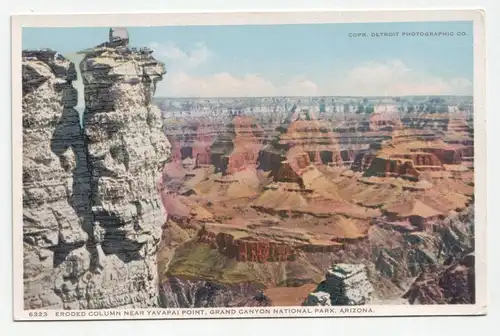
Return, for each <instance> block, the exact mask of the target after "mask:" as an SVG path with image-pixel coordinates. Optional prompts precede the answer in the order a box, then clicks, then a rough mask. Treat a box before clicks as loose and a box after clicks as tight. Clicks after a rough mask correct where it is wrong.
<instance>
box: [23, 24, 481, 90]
mask: <svg viewBox="0 0 500 336" xmlns="http://www.w3.org/2000/svg"><path fill="white" fill-rule="evenodd" d="M439 31H441V32H455V33H456V32H465V33H466V34H467V36H454V37H449V36H448V37H444V36H443V37H402V36H400V37H378V38H375V37H373V38H372V37H367V38H353V37H349V33H353V32H366V33H367V34H368V35H371V34H372V33H377V32H400V35H401V33H402V32H439ZM129 35H130V41H131V44H132V45H133V46H137V47H142V46H149V47H152V48H153V49H154V50H155V52H154V54H153V55H154V56H155V57H156V58H157V59H159V60H162V61H163V62H165V63H166V65H167V70H168V74H167V75H166V77H165V78H164V80H163V81H162V82H161V84H159V86H158V91H157V96H168V97H179V96H183V97H187V96H207V97H210V96H218V97H222V96H273V95H385V94H387V95H420V94H422V95H430V94H456V95H460V94H465V95H471V94H472V77H473V76H472V73H473V38H472V23H471V22H434V23H428V22H425V23H424V22H419V23H366V24H357V23H356V24H345V23H341V24H309V25H269V26H251V25H249V26H175V27H140V28H138V27H135V28H129ZM107 37H108V28H24V29H23V48H24V49H28V48H51V49H54V50H56V51H58V52H60V53H62V54H63V55H65V56H67V57H69V58H70V59H72V60H74V61H79V58H78V56H76V55H75V53H76V52H77V51H79V50H82V49H85V48H89V47H92V46H95V45H97V44H99V43H101V42H104V41H106V40H107ZM80 85H81V83H75V86H76V87H77V88H78V87H79V86H80Z"/></svg>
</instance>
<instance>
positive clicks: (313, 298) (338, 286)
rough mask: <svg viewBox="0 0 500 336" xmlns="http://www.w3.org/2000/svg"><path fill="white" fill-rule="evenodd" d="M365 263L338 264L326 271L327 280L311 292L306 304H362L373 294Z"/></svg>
mask: <svg viewBox="0 0 500 336" xmlns="http://www.w3.org/2000/svg"><path fill="white" fill-rule="evenodd" d="M372 293H373V287H372V284H371V283H370V282H369V281H368V275H367V272H366V266H365V265H363V264H336V265H333V267H332V268H331V269H329V270H328V271H327V272H326V276H325V281H323V282H321V283H320V284H319V286H318V288H316V291H314V292H313V293H311V294H309V296H308V297H307V299H306V300H305V301H304V303H303V305H304V306H330V305H362V304H366V303H367V302H368V301H369V300H370V299H371V296H372Z"/></svg>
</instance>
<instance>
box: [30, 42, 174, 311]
mask: <svg viewBox="0 0 500 336" xmlns="http://www.w3.org/2000/svg"><path fill="white" fill-rule="evenodd" d="M23 61H24V64H23V88H24V90H23V92H24V96H23V121H24V142H23V143H24V166H23V175H24V177H23V182H24V200H23V201H24V211H23V215H24V242H25V243H24V245H25V248H24V251H25V252H24V253H25V257H24V263H25V271H24V272H25V273H24V274H25V307H26V309H35V308H58V309H61V308H64V309H98V308H116V307H120V308H138V307H151V306H157V305H158V281H157V269H156V252H157V248H158V244H159V240H160V230H161V225H162V224H163V223H164V221H165V213H164V210H163V209H162V205H161V202H160V196H159V192H158V182H159V181H158V177H159V176H160V175H161V174H160V172H159V169H160V168H162V167H163V164H164V162H165V161H166V160H167V158H168V156H169V155H170V144H169V142H168V140H167V139H166V137H165V136H164V135H163V133H162V123H161V115H160V112H159V110H158V109H156V108H155V107H153V106H152V105H151V97H152V95H153V93H154V88H155V84H156V82H157V81H158V80H160V79H161V78H162V75H163V74H164V73H165V69H164V66H163V64H161V63H159V62H157V61H155V60H154V59H153V58H152V57H151V55H150V53H149V52H148V51H147V50H140V51H137V50H132V49H129V48H128V47H127V46H126V45H114V46H111V45H110V44H103V45H101V46H99V47H96V48H94V49H92V50H90V51H88V52H87V53H86V55H85V57H84V59H83V61H82V63H81V72H82V76H83V82H84V85H85V106H86V110H85V114H84V121H83V128H81V126H80V122H79V118H78V114H77V112H76V111H75V110H74V109H73V106H75V105H76V90H75V89H74V88H73V87H72V86H71V81H72V80H74V79H75V78H76V72H75V71H74V69H75V66H74V64H73V63H71V62H69V61H67V60H65V59H64V58H62V57H60V56H57V55H56V54H55V53H54V52H44V53H40V52H38V53H33V52H31V53H25V55H24V60H23Z"/></svg>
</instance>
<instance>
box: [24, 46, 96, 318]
mask: <svg viewBox="0 0 500 336" xmlns="http://www.w3.org/2000/svg"><path fill="white" fill-rule="evenodd" d="M22 62H23V64H22V79H23V82H22V83H23V100H22V108H23V242H24V243H23V253H24V306H25V308H26V309H39V308H58V309H61V308H72V307H73V308H78V307H79V306H80V305H79V303H78V302H79V301H82V300H85V298H84V297H85V291H84V290H83V288H85V284H84V283H83V282H81V281H83V280H82V277H83V276H84V275H86V274H87V273H88V272H89V270H90V263H91V258H90V253H89V251H88V246H87V244H88V241H89V235H88V231H89V229H90V227H89V225H90V222H89V210H90V208H89V201H88V200H89V191H90V189H89V176H90V175H89V171H88V170H87V164H86V155H85V150H84V140H83V135H82V130H81V127H80V121H79V116H78V112H77V111H76V110H75V109H74V106H76V104H77V92H76V90H75V89H74V88H73V86H72V84H71V82H72V81H73V80H75V79H76V77H77V73H76V71H75V65H74V64H73V63H71V62H70V61H68V60H67V59H65V58H64V57H62V56H60V55H58V54H57V53H56V52H55V51H51V50H37V51H23V59H22Z"/></svg>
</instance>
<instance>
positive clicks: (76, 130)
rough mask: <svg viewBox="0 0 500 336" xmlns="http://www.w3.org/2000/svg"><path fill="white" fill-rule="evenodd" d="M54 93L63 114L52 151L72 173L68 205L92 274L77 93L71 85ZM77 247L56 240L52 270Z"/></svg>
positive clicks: (86, 177)
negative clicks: (83, 237) (60, 95)
mask: <svg viewBox="0 0 500 336" xmlns="http://www.w3.org/2000/svg"><path fill="white" fill-rule="evenodd" d="M56 89H57V90H62V91H63V104H64V110H63V113H62V115H61V117H60V118H59V120H58V121H57V125H56V127H55V130H54V133H53V134H52V139H51V150H52V152H53V153H54V154H55V155H57V156H58V157H59V160H60V161H61V166H62V167H63V169H65V170H66V171H68V172H69V171H70V170H71V169H72V172H71V173H72V177H73V185H72V193H71V194H70V195H69V199H68V202H69V204H70V205H71V207H72V208H73V209H74V210H75V212H76V214H77V216H78V218H79V221H80V222H79V225H80V227H81V228H82V230H83V231H85V233H87V235H88V237H89V239H88V240H87V242H86V248H87V249H88V251H89V252H90V254H91V256H92V257H91V270H95V269H96V265H97V264H98V262H97V259H96V258H98V257H97V256H98V254H97V249H96V247H95V243H94V233H93V216H92V211H91V204H90V195H91V194H90V177H91V171H90V169H89V166H88V164H87V155H86V152H87V148H86V142H85V139H84V134H83V128H82V126H81V124H80V116H79V114H78V111H77V110H76V109H75V108H74V107H75V106H76V105H77V103H78V91H77V90H76V89H75V88H74V87H73V86H72V85H71V83H70V82H67V83H63V84H59V85H58V87H57V88H56ZM69 149H70V150H71V151H72V152H73V158H72V157H71V155H70V156H68V150H69ZM80 246H81V244H80ZM76 247H77V246H69V245H68V244H64V242H62V241H61V240H59V243H58V246H57V247H56V248H55V253H54V267H57V266H58V265H59V264H61V263H62V262H63V261H64V260H65V259H66V257H67V255H68V253H69V252H70V251H71V250H73V249H74V248H76Z"/></svg>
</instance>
